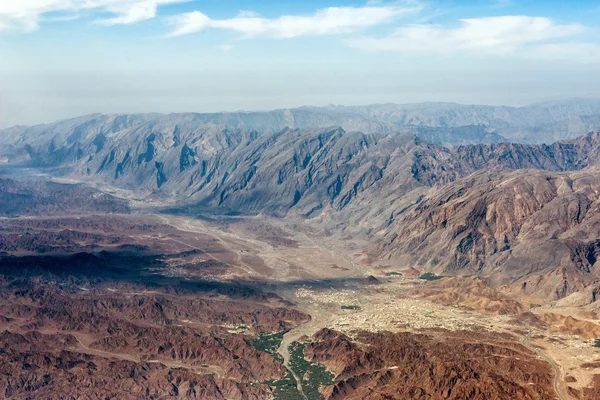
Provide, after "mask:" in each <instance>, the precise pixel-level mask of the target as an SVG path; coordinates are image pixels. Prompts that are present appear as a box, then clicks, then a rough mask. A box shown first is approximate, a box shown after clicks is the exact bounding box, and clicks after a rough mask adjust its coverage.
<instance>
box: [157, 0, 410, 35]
mask: <svg viewBox="0 0 600 400" xmlns="http://www.w3.org/2000/svg"><path fill="white" fill-rule="evenodd" d="M420 9H421V6H419V5H418V4H416V3H415V2H409V3H407V5H406V6H398V5H388V6H371V5H367V6H365V7H329V8H325V9H322V10H318V11H317V12H316V13H315V14H313V15H309V16H300V15H285V16H281V17H279V18H274V19H269V18H262V17H260V16H258V15H256V14H254V13H251V12H248V11H245V12H243V13H240V14H238V15H237V16H236V17H235V18H230V19H220V20H219V19H211V18H210V17H209V16H207V15H206V14H203V13H201V12H199V11H194V12H190V13H186V14H182V15H178V16H175V17H172V18H171V20H170V21H171V24H172V25H173V26H174V27H175V28H174V30H173V31H172V32H171V33H170V34H169V36H180V35H187V34H190V33H195V32H200V31H203V30H206V29H210V28H213V29H224V30H230V31H234V32H238V33H240V34H242V35H244V36H245V37H249V38H251V37H259V36H263V37H273V38H282V39H285V38H294V37H299V36H323V35H334V34H341V33H349V32H353V31H355V30H357V29H360V28H367V27H372V26H376V25H380V24H383V23H386V22H390V21H392V20H393V19H395V18H397V17H399V16H401V15H404V14H408V13H410V12H415V11H418V10H420Z"/></svg>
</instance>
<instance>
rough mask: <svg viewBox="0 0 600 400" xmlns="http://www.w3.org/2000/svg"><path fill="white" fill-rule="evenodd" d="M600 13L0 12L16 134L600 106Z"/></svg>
mask: <svg viewBox="0 0 600 400" xmlns="http://www.w3.org/2000/svg"><path fill="white" fill-rule="evenodd" d="M599 20H600V0H596V1H590V0H578V1H557V0H400V1H385V0H370V1H368V0H363V1H341V0H305V1H293V2H292V1H281V0H279V1H272V0H267V1H253V0H231V1H227V0H0V127H6V126H11V125H15V124H25V125H31V124H36V123H42V122H51V121H54V120H57V119H63V118H69V117H74V116H78V115H83V114H90V113H96V112H101V113H132V112H217V111H238V110H246V111H254V110H267V109H278V108H289V107H298V106H303V105H314V106H321V105H328V104H341V105H362V104H373V103H414V102H424V101H450V102H458V103H465V104H497V105H500V104H502V105H513V106H520V105H525V104H530V103H534V102H541V101H548V100H558V99H564V98H570V97H600V74H599V71H600V23H599V22H598V21H599Z"/></svg>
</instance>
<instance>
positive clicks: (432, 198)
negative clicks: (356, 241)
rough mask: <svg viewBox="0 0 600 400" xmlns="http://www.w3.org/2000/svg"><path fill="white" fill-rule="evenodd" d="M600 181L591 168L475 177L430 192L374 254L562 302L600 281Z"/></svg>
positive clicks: (596, 173) (498, 173) (599, 174)
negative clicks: (474, 276)
mask: <svg viewBox="0 0 600 400" xmlns="http://www.w3.org/2000/svg"><path fill="white" fill-rule="evenodd" d="M599 178H600V173H599V172H598V170H597V169H595V168H591V169H586V170H583V171H580V172H572V173H548V172H542V171H535V170H524V171H515V172H510V173H507V172H482V173H479V174H475V175H473V176H470V177H468V178H465V179H462V180H459V181H456V182H454V183H452V184H449V185H446V186H442V187H439V188H437V189H434V190H431V191H430V193H429V194H428V196H427V197H426V198H425V199H424V200H423V201H422V202H421V203H420V204H418V205H417V206H415V207H414V208H412V209H410V210H409V211H407V212H406V213H405V214H403V215H401V216H400V217H399V218H398V219H397V220H396V221H394V223H393V227H392V228H391V229H389V231H388V233H387V234H386V235H385V238H384V239H382V240H381V241H380V242H379V243H378V244H376V245H375V246H374V247H373V248H372V250H373V251H374V252H376V253H379V254H387V255H388V256H396V257H398V256H408V257H410V259H411V260H412V262H414V263H415V264H416V265H418V266H420V267H422V268H426V269H428V270H432V271H435V272H438V273H440V274H455V273H458V274H468V273H478V274H481V275H483V276H488V277H489V278H490V279H491V280H492V282H495V283H496V284H518V285H520V286H521V287H522V289H523V290H524V291H525V292H526V293H535V294H538V295H542V296H543V297H545V296H548V297H555V298H562V297H564V296H565V295H568V294H570V293H573V292H575V291H577V290H580V289H582V288H583V287H585V286H588V285H589V284H591V283H593V282H594V281H596V280H597V279H598V276H597V268H596V260H597V257H596V254H597V253H598V242H597V238H598V237H599V235H600V230H599V229H600V225H598V215H599V212H600V202H599V201H600V197H599V196H598V193H599V189H600V185H599V183H598V182H600V180H599ZM524 265H526V266H527V268H523V266H524ZM544 294H545V295H544Z"/></svg>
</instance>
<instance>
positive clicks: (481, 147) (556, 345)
mask: <svg viewBox="0 0 600 400" xmlns="http://www.w3.org/2000/svg"><path fill="white" fill-rule="evenodd" d="M155 118H158V119H156V120H155ZM198 118H201V116H194V115H183V116H179V115H176V116H169V117H160V118H159V117H154V116H128V117H125V116H102V117H99V116H92V117H87V118H84V120H70V121H63V122H61V123H57V124H54V125H49V126H40V127H33V128H27V129H26V128H22V129H21V128H19V129H17V128H15V129H16V131H18V132H16V131H15V132H16V133H15V132H13V131H10V130H9V131H8V133H10V134H11V136H10V137H7V136H5V137H4V140H5V142H7V143H8V142H9V143H8V144H7V145H5V146H4V147H3V148H2V149H1V151H0V155H2V153H5V154H6V157H7V160H8V161H7V162H6V163H5V164H6V165H5V166H4V167H2V169H1V170H0V175H1V176H2V177H1V178H0V286H1V288H0V360H1V362H0V369H1V370H2V374H1V375H0V398H11V399H99V398H100V399H148V398H150V399H166V398H199V399H239V400H243V399H274V400H288V399H290V400H294V399H301V400H313V399H336V400H337V399H382V400H383V399H431V400H437V399H440V400H441V399H467V398H468V399H540V400H542V399H559V400H568V399H597V398H600V341H599V340H598V339H599V338H600V306H599V305H598V304H599V303H598V302H597V294H598V291H599V290H600V270H598V263H597V261H598V259H599V257H600V256H599V253H600V244H599V243H600V242H599V239H598V238H600V224H599V223H598V221H600V186H599V184H598V182H600V172H599V171H600V169H599V167H598V162H599V160H600V157H599V154H600V133H598V132H590V133H588V134H587V135H584V136H581V137H578V138H573V139H570V140H569V141H563V142H556V143H554V144H551V145H545V144H522V143H520V144H519V143H517V144H515V143H493V144H486V143H487V142H485V141H483V140H480V141H479V142H480V143H478V144H467V145H461V146H457V147H443V146H441V145H440V144H436V143H429V142H426V141H424V140H423V139H422V138H420V137H414V136H405V135H400V134H397V135H389V134H387V133H386V134H381V133H373V134H362V133H360V132H346V131H344V130H343V129H341V128H337V127H333V128H303V129H289V128H285V129H283V130H276V131H275V132H271V131H270V132H268V133H265V132H262V133H259V132H257V131H256V130H253V129H250V128H247V127H246V128H243V127H237V128H232V127H229V126H225V125H219V124H215V123H212V122H210V121H209V122H206V123H203V124H200V123H199V122H198ZM240 118H241V117H240ZM463 129H466V130H467V131H469V132H471V131H473V132H479V131H478V130H477V129H478V128H476V127H470V128H465V127H463ZM481 129H482V128H481ZM149 130H150V131H151V133H149ZM422 131H423V132H428V130H427V129H424V128H423V130H422ZM6 132H7V131H5V132H4V133H5V134H6ZM11 132H12V133H11ZM436 132H437V131H436ZM0 133H1V132H0ZM429 133H430V134H433V133H432V132H429ZM437 133H440V132H437ZM479 133H483V132H479ZM13 134H14V137H13V136H12V135H13ZM456 134H457V135H458V133H456ZM486 137H487V136H486Z"/></svg>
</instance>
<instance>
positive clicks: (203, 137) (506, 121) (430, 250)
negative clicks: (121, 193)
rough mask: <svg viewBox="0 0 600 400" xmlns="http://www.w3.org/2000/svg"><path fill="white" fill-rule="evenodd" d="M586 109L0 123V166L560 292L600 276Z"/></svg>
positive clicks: (590, 114) (341, 110) (595, 156)
mask: <svg viewBox="0 0 600 400" xmlns="http://www.w3.org/2000/svg"><path fill="white" fill-rule="evenodd" d="M599 116H600V101H595V100H573V101H569V102H563V103H548V104H539V105H534V106H529V107H523V108H510V107H487V106H460V105H454V104H435V103H431V104H420V105H405V106H396V105H379V106H367V107H334V106H331V107H325V108H308V107H307V108H301V109H294V110H279V111H273V112H265V113H225V114H172V115H160V114H146V115H92V116H87V117H81V118H77V119H72V120H67V121H61V122H58V123H54V124H48V125H41V126H34V127H14V128H9V129H7V130H4V131H0V144H2V149H1V150H0V160H4V162H5V164H8V165H19V166H28V167H32V168H37V169H43V170H44V171H45V172H47V173H49V174H50V175H53V176H56V177H62V178H69V179H75V180H77V181H88V182H92V183H97V184H100V185H108V186H111V187H115V188H119V189H125V190H133V191H136V193H137V196H141V197H147V198H151V199H153V200H156V201H162V202H164V203H165V204H175V205H178V206H180V205H194V206H199V207H201V208H202V209H204V210H211V211H214V212H219V213H242V214H254V215H255V214H266V215H270V216H273V217H278V218H300V219H302V220H305V221H309V222H311V223H314V224H316V225H318V226H320V227H322V228H323V229H324V230H325V231H327V232H339V233H343V234H347V235H358V236H360V237H363V238H366V239H367V240H368V242H369V243H370V244H369V246H368V247H367V250H368V254H369V256H370V257H372V258H373V259H375V260H392V261H394V262H397V263H399V264H408V265H410V266H414V267H416V268H419V269H422V270H428V271H433V272H435V273H438V274H463V275H467V274H477V275H481V276H485V277H489V278H491V279H492V280H493V281H494V282H496V284H498V285H512V286H513V287H514V288H518V289H519V290H522V291H525V292H526V293H531V294H536V295H541V296H543V297H553V298H562V297H565V296H567V295H568V294H571V293H573V292H576V291H579V290H582V289H584V288H587V287H591V286H593V285H597V284H598V282H600V274H599V273H598V272H597V271H596V259H597V254H598V252H600V242H599V241H598V240H597V238H598V237H600V225H599V224H598V223H597V222H596V221H598V220H600V206H599V204H600V203H599V201H600V186H599V185H598V184H597V182H600V169H598V168H597V167H596V165H597V164H598V162H599V161H600V134H598V133H597V132H591V133H588V134H586V135H583V136H580V137H577V138H572V136H577V135H580V134H581V133H583V132H587V131H588V130H590V129H592V128H598V127H600V125H597V124H596V123H595V122H594V121H597V120H599V118H600V117H599ZM331 125H337V126H331ZM323 126H330V127H323ZM566 126H568V127H570V128H568V129H564V127H566ZM559 127H561V128H559ZM571 128H572V129H571ZM360 130H363V131H364V133H363V132H360ZM557 138H560V139H562V138H568V140H562V141H555V142H554V143H553V144H549V145H546V144H539V142H542V141H546V140H552V141H553V140H554V139H557ZM509 139H510V140H511V141H513V142H508V140H509ZM526 141H530V142H532V143H529V144H527V143H523V142H526ZM444 145H446V146H444ZM524 264H526V265H528V268H527V269H526V270H525V269H524V268H523V267H522V265H524Z"/></svg>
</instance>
